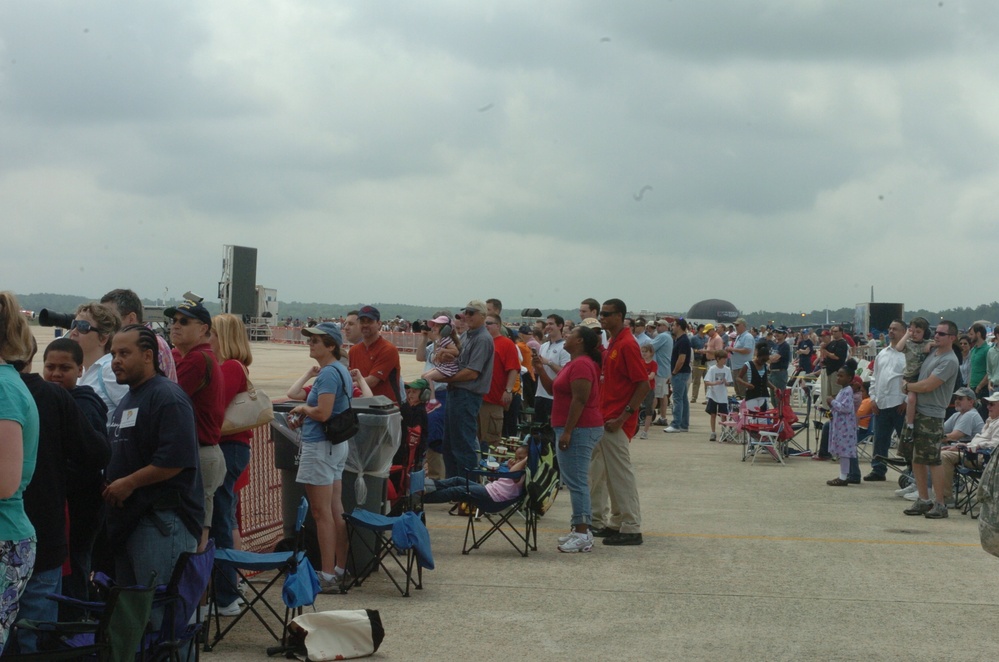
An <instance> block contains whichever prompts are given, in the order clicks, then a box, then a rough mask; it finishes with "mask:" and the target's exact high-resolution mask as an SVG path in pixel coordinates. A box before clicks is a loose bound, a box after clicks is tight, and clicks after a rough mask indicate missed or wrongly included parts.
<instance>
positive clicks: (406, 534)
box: [343, 469, 434, 598]
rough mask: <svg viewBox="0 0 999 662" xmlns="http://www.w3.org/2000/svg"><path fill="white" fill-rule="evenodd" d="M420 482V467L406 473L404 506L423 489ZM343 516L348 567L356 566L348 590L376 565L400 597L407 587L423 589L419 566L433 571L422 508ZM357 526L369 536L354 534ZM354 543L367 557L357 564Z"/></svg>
mask: <svg viewBox="0 0 999 662" xmlns="http://www.w3.org/2000/svg"><path fill="white" fill-rule="evenodd" d="M424 482H425V474H424V472H423V470H422V469H421V470H420V471H414V472H412V473H411V474H410V476H409V480H408V481H407V485H408V490H409V493H408V494H407V495H406V499H405V501H406V503H407V504H408V505H411V504H412V500H413V499H414V498H415V497H416V496H417V495H419V494H421V493H422V492H423V488H424ZM343 519H344V521H346V522H347V537H348V539H349V540H351V541H352V543H353V544H351V546H350V560H351V566H352V567H354V568H355V569H356V572H355V575H354V578H353V581H351V582H350V583H349V585H348V587H347V588H348V589H350V588H353V587H355V586H361V584H363V583H364V580H365V579H367V578H368V577H370V576H371V574H372V573H374V572H375V571H377V570H378V569H379V568H381V569H382V571H384V572H385V575H386V576H387V577H388V578H389V580H390V581H391V582H392V583H393V584H394V585H395V587H396V589H398V590H399V593H400V594H401V595H402V596H403V597H404V598H408V597H409V589H410V587H413V588H415V589H417V590H422V589H423V569H424V568H426V569H428V570H433V569H434V558H433V555H432V553H431V551H430V533H429V532H428V531H427V525H426V523H425V522H424V519H423V513H422V511H421V512H414V511H412V510H407V511H405V512H403V513H402V514H401V515H398V516H396V517H389V516H386V515H381V514H379V513H373V512H371V511H368V510H364V509H362V508H355V509H354V510H353V512H350V513H344V514H343ZM357 529H364V530H365V531H368V532H369V533H371V534H373V536H371V535H369V536H361V535H356V534H355V532H356V531H357ZM358 545H360V546H361V547H363V548H364V551H365V552H367V555H368V556H369V558H368V561H367V562H366V563H364V565H363V566H361V567H359V565H358V559H357V558H356V556H355V551H356V550H355V547H357V546H358ZM414 569H415V571H416V572H415V577H414V572H413V571H414ZM393 572H397V573H401V577H400V578H399V579H396V576H395V575H394V574H393Z"/></svg>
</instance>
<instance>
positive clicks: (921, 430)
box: [912, 413, 944, 466]
mask: <svg viewBox="0 0 999 662" xmlns="http://www.w3.org/2000/svg"><path fill="white" fill-rule="evenodd" d="M943 436H944V431H943V419H940V418H933V417H931V416H923V415H922V414H918V413H917V414H916V421H915V426H914V428H913V431H912V463H913V464H925V465H928V466H937V465H939V464H940V446H941V445H943V441H942V440H943Z"/></svg>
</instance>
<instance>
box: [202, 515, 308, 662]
mask: <svg viewBox="0 0 999 662" xmlns="http://www.w3.org/2000/svg"><path fill="white" fill-rule="evenodd" d="M308 511H309V502H308V501H307V500H306V499H305V497H302V500H301V501H300V502H299V504H298V512H297V516H296V518H295V546H294V549H292V550H291V551H286V552H270V553H266V554H263V553H257V552H244V551H242V550H237V549H220V550H216V552H215V568H216V570H218V572H215V573H214V574H215V581H214V582H213V583H212V599H211V602H210V605H209V609H208V627H207V628H206V629H205V651H211V650H212V649H213V648H214V647H215V645H216V644H218V643H219V642H220V641H222V639H223V638H225V636H226V635H227V634H229V632H230V631H231V630H232V629H233V628H234V627H235V626H236V624H237V623H239V622H240V621H241V620H242V619H243V617H244V616H246V615H247V614H253V616H254V617H256V619H257V620H258V621H260V623H261V625H263V626H264V628H265V629H266V630H267V631H268V632H269V633H270V634H271V636H272V637H274V640H275V641H277V642H278V643H279V644H280V645H279V646H277V647H274V648H269V649H268V651H267V653H268V655H271V654H274V653H278V652H282V651H284V650H286V649H287V646H288V623H289V622H290V621H291V618H292V616H291V614H292V612H295V615H298V614H301V613H302V605H311V604H313V603H314V602H315V598H316V595H317V594H318V592H319V588H318V580H315V581H313V582H311V583H312V584H315V589H314V592H312V595H311V597H310V596H308V595H305V596H300V599H299V600H298V601H297V602H296V603H294V606H292V604H290V603H289V602H288V600H289V597H288V595H287V593H288V592H287V591H284V590H283V591H282V592H281V598H282V600H283V601H284V603H285V609H284V615H283V616H282V615H281V614H279V613H278V611H277V608H275V607H274V605H272V604H271V603H270V602H268V601H267V592H268V591H269V590H270V589H271V588H272V587H273V586H275V585H276V584H277V582H278V580H281V579H283V580H284V588H288V586H289V585H297V580H298V578H299V575H298V573H300V572H301V573H304V574H305V575H310V574H311V576H312V579H313V580H314V579H315V570H313V568H312V564H311V563H309V561H308V559H307V558H306V557H305V551H304V549H303V545H304V536H303V535H302V525H303V523H304V522H305V515H306V514H307V513H308ZM226 567H229V568H233V569H235V571H236V581H237V583H238V582H239V581H240V580H242V581H245V582H246V590H247V591H249V595H246V593H244V597H246V598H247V600H246V608H245V609H244V610H243V611H242V612H240V614H239V615H238V616H236V617H234V618H233V619H232V620H231V621H230V622H229V624H228V625H226V627H225V628H223V627H222V624H221V619H220V617H219V612H218V603H217V602H216V599H215V598H216V590H215V589H216V583H217V582H219V581H225V582H230V583H231V580H230V579H229V578H228V577H227V576H226V574H225V573H224V572H221V571H222V570H223V569H225V568H226ZM270 570H274V571H276V572H275V573H274V576H273V577H272V578H271V579H270V580H269V581H268V582H267V583H266V584H265V585H264V586H263V588H257V587H256V586H254V584H253V582H250V581H248V577H247V574H246V573H247V572H254V573H257V572H267V571H270ZM305 584H309V582H306V583H305ZM231 588H232V589H233V590H236V589H237V587H236V586H232V587H231ZM267 612H270V614H271V615H272V616H274V618H275V619H277V620H278V621H279V622H280V624H281V633H280V634H278V632H277V631H275V629H274V627H273V626H272V625H271V623H270V622H269V621H268V619H267V618H266V614H267ZM213 616H214V618H215V636H214V637H211V636H210V634H211V626H212V622H211V621H212V617H213Z"/></svg>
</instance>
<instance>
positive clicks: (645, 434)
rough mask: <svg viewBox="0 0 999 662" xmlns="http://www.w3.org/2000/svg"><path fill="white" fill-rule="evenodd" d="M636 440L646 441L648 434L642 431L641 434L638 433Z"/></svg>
mask: <svg viewBox="0 0 999 662" xmlns="http://www.w3.org/2000/svg"><path fill="white" fill-rule="evenodd" d="M638 438H639V439H648V438H649V433H648V432H646V431H645V430H642V431H641V432H639V433H638Z"/></svg>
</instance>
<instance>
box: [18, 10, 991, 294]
mask: <svg viewBox="0 0 999 662" xmlns="http://www.w3.org/2000/svg"><path fill="white" fill-rule="evenodd" d="M997 34H999V3H997V2H995V0H982V1H981V2H971V1H955V0H944V1H943V2H940V1H939V0H932V1H927V0H909V1H905V2H903V1H901V0H898V1H891V2H889V1H887V0H885V1H879V0H863V1H861V0H858V1H856V2H847V1H836V2H834V1H828V2H824V1H821V0H786V1H784V2H777V1H769V2H768V1H762V0H754V1H752V2H746V1H745V0H729V1H724V0H712V1H711V2H703V1H701V0H672V1H667V0H649V1H647V2H637V1H635V2H614V3H611V2H606V1H605V0H603V1H601V0H593V1H585V0H571V1H552V2H537V1H536V0H530V1H527V2H519V1H516V0H505V1H504V2H486V1H482V0H476V1H475V2H469V1H468V0H461V1H453V2H430V1H421V2H413V1H407V2H336V1H333V0H315V1H313V2H300V1H295V0H274V1H273V2H257V1H252V0H238V1H236V0H233V1H228V2H227V1H223V0H212V1H211V2H182V1H179V0H169V1H162V2H156V1H146V2H135V3H122V2H111V1H95V0H91V1H88V2H45V1H44V0H41V1H39V0H32V1H30V2H28V1H13V0H4V2H2V3H0V141H2V142H0V218H2V221H0V222H2V224H3V226H2V227H3V233H2V234H3V237H4V244H5V246H4V248H5V250H4V254H3V257H2V258H0V289H12V290H14V291H18V292H25V293H29V292H46V291H47V292H57V293H65V294H83V295H93V296H99V295H100V294H102V293H104V292H105V291H107V290H109V289H111V288H113V287H121V286H129V287H132V288H133V289H135V290H136V291H138V292H139V293H140V294H141V295H142V296H146V297H151V298H156V297H159V296H162V295H163V292H164V290H165V289H166V288H169V295H170V296H179V295H180V294H181V293H183V292H184V291H185V290H188V289H192V290H194V291H196V292H199V293H201V294H206V295H208V296H209V298H214V297H215V295H216V292H217V282H218V280H219V277H220V276H221V270H222V255H223V248H222V247H223V245H224V244H238V245H244V246H253V247H256V248H258V249H259V251H260V252H259V256H258V271H257V281H258V283H259V284H262V285H265V286H268V287H274V288H276V289H277V290H278V296H279V298H280V299H282V300H286V301H290V300H298V301H320V302H330V303H350V302H356V301H381V302H398V303H411V304H420V305H437V304H447V305H457V304H459V303H464V302H465V301H467V300H468V299H471V298H483V299H484V298H486V297H499V298H501V299H503V300H504V302H505V303H507V304H508V307H512V306H538V307H541V308H545V307H563V308H569V307H574V306H575V305H576V304H577V303H578V302H579V300H580V299H582V298H584V297H589V296H594V297H596V298H598V299H606V298H610V297H620V298H622V299H624V300H625V302H627V303H628V305H629V306H630V307H631V308H632V309H640V308H646V309H655V310H669V311H685V310H687V308H689V307H690V306H691V305H692V304H693V303H695V302H697V301H699V300H701V299H705V298H716V297H717V298H722V299H728V300H730V301H731V302H733V303H734V304H735V305H736V306H737V307H738V308H741V309H742V310H743V311H746V312H750V311H754V310H758V309H766V310H783V311H788V312H794V311H798V310H812V309H821V308H824V307H830V308H838V307H841V306H850V305H853V304H855V303H857V302H861V301H866V300H868V299H869V296H870V287H871V286H872V285H873V286H874V287H875V298H876V299H877V300H878V301H898V302H904V303H905V304H906V306H907V307H908V308H910V309H914V308H927V309H930V310H938V309H943V308H949V307H953V306H969V305H970V306H974V305H977V304H979V303H985V302H990V301H993V300H995V299H996V295H995V293H994V288H991V287H988V286H986V285H985V283H987V282H990V281H991V278H992V272H991V271H990V265H992V264H994V259H991V258H993V257H994V256H995V255H997V254H999V223H997V220H996V210H997V209H999V159H997V154H999V149H997V147H999V144H997V143H999V78H997V72H999V40H997V39H996V35H997Z"/></svg>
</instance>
